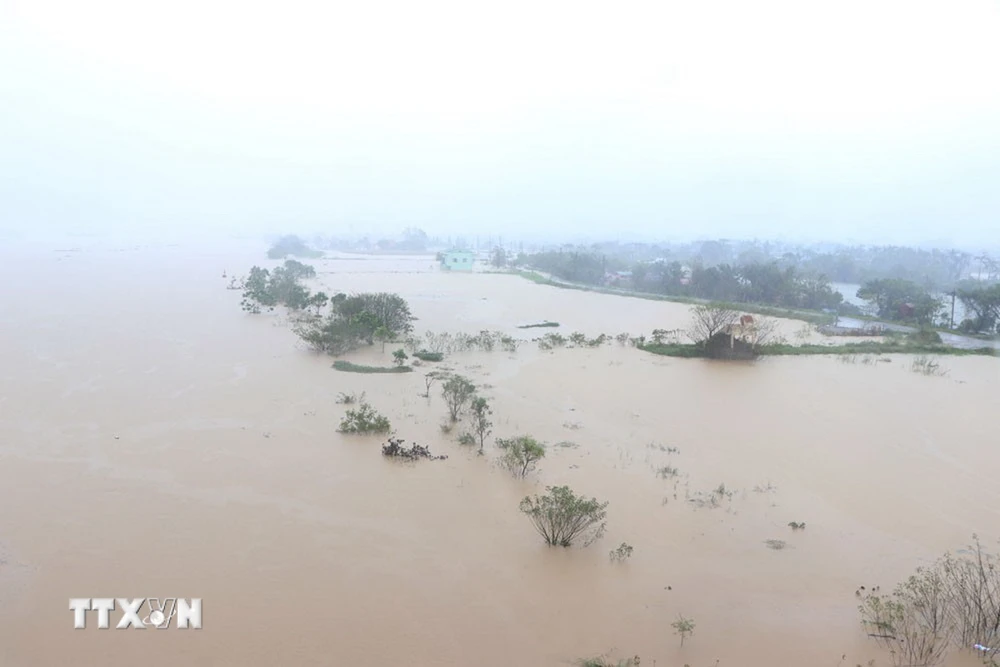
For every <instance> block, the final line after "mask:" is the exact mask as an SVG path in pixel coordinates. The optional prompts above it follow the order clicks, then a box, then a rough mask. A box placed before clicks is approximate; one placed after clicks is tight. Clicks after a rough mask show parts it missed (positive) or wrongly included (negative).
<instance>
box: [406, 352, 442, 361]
mask: <svg viewBox="0 0 1000 667" xmlns="http://www.w3.org/2000/svg"><path fill="white" fill-rule="evenodd" d="M413 356H414V357H416V358H417V359H419V360H420V361H441V360H442V359H444V353H443V352H428V351H427V350H420V351H418V352H414V353H413Z"/></svg>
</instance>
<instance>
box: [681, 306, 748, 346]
mask: <svg viewBox="0 0 1000 667" xmlns="http://www.w3.org/2000/svg"><path fill="white" fill-rule="evenodd" d="M691 316H692V319H691V327H690V329H688V336H690V337H691V340H693V341H694V342H695V343H697V344H699V345H705V344H706V343H707V342H708V341H710V340H711V339H712V337H713V336H715V335H716V334H718V333H721V332H723V331H725V330H726V329H728V328H729V327H731V326H733V325H734V324H735V323H736V322H738V321H739V319H740V314H739V313H738V312H737V311H735V310H731V309H729V308H726V307H725V306H721V305H717V304H708V305H705V306H695V307H694V308H692V309H691Z"/></svg>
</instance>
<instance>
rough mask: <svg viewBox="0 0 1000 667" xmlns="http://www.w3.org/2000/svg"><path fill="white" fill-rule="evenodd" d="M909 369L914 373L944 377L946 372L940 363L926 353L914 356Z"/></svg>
mask: <svg viewBox="0 0 1000 667" xmlns="http://www.w3.org/2000/svg"><path fill="white" fill-rule="evenodd" d="M910 370H911V371H913V372H914V373H920V374H921V375H929V376H934V377H944V376H945V375H947V374H948V371H947V369H944V368H941V364H939V363H938V362H937V361H935V360H934V359H932V358H931V357H928V356H926V355H921V356H919V357H915V358H914V359H913V361H912V362H911V363H910Z"/></svg>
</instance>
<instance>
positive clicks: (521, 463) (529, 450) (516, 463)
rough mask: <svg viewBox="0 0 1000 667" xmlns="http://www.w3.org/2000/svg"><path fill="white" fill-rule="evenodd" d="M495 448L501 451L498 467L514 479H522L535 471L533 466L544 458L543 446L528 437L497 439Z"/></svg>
mask: <svg viewBox="0 0 1000 667" xmlns="http://www.w3.org/2000/svg"><path fill="white" fill-rule="evenodd" d="M497 447H499V448H500V449H502V450H503V456H501V457H500V465H501V466H502V467H504V468H506V469H507V470H509V471H510V473H511V474H512V475H514V477H518V478H523V477H525V476H526V475H527V474H528V473H529V472H531V471H533V470H534V469H535V465H536V464H537V463H538V462H539V461H541V460H542V459H543V458H545V445H543V444H542V443H540V442H538V441H537V440H535V439H534V438H532V437H531V436H530V435H520V436H517V437H516V438H506V439H504V438H497Z"/></svg>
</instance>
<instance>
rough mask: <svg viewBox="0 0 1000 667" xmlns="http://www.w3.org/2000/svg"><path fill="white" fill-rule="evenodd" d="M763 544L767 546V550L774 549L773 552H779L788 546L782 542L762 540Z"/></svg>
mask: <svg viewBox="0 0 1000 667" xmlns="http://www.w3.org/2000/svg"><path fill="white" fill-rule="evenodd" d="M764 544H766V545H767V548H768V549H774V550H775V551H781V550H782V549H784V548H785V547H787V546H788V543H787V542H785V541H784V540H764Z"/></svg>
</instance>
